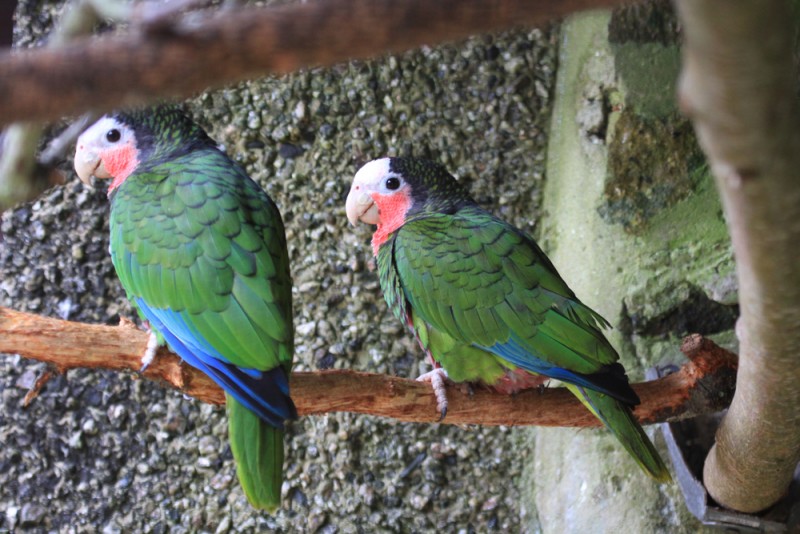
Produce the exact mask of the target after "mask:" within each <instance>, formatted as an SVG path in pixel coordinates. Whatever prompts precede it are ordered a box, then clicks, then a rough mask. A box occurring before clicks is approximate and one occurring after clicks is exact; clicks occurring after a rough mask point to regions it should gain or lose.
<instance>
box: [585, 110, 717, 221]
mask: <svg viewBox="0 0 800 534" xmlns="http://www.w3.org/2000/svg"><path fill="white" fill-rule="evenodd" d="M702 164H703V157H702V152H701V151H700V148H699V147H698V146H697V141H696V139H695V136H694V132H693V131H692V127H691V124H690V123H689V122H688V121H685V120H677V121H667V122H661V121H655V120H647V119H644V118H642V117H640V116H639V115H637V114H635V113H633V112H631V111H624V112H622V113H621V114H620V116H619V118H618V120H617V121H616V123H615V128H614V132H613V138H612V140H611V142H610V143H609V147H608V173H609V177H608V179H607V181H606V186H605V191H604V199H603V203H602V204H601V205H600V207H599V208H598V210H599V213H600V216H601V217H602V218H603V219H604V220H605V221H606V222H609V223H616V224H621V225H622V226H623V227H624V228H625V230H627V231H628V232H631V233H637V232H639V231H641V229H642V228H643V227H644V226H645V225H646V224H647V222H648V220H649V219H650V218H652V217H653V216H654V215H655V214H656V213H658V212H659V211H660V210H662V209H664V208H666V207H668V206H671V205H673V204H675V203H676V202H678V201H680V200H682V199H684V198H686V197H687V196H688V195H689V194H690V193H691V192H692V191H693V190H694V188H695V187H696V185H697V184H696V181H695V176H696V175H695V173H694V172H693V171H695V170H696V169H697V168H699V167H700V166H701V165H702Z"/></svg>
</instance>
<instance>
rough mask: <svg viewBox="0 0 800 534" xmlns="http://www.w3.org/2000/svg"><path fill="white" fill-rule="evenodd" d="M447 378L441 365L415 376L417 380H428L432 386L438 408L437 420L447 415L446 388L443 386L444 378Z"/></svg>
mask: <svg viewBox="0 0 800 534" xmlns="http://www.w3.org/2000/svg"><path fill="white" fill-rule="evenodd" d="M446 378H448V376H447V371H445V370H444V369H442V368H441V367H437V368H436V369H434V370H432V371H428V372H427V373H425V374H422V375H420V376H419V377H417V382H428V383H430V385H431V387H432V388H433V394H434V396H436V408H438V409H439V413H440V414H441V415H440V416H439V421H442V420H443V419H444V416H445V415H447V390H446V389H445V386H444V380H445V379H446Z"/></svg>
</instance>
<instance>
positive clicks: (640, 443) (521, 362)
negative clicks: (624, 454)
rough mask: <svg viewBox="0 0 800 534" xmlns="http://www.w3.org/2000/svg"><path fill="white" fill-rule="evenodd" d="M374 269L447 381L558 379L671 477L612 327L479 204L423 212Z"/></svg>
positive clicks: (656, 471)
mask: <svg viewBox="0 0 800 534" xmlns="http://www.w3.org/2000/svg"><path fill="white" fill-rule="evenodd" d="M378 266H379V269H380V273H381V283H382V286H383V288H384V293H385V295H386V300H387V302H388V303H389V305H390V306H391V307H393V308H394V309H395V312H396V313H397V314H398V316H400V317H401V319H403V320H404V322H405V321H410V322H411V324H412V325H413V327H414V330H415V332H416V334H417V338H418V340H419V342H420V344H421V345H422V346H423V347H424V348H425V349H426V350H428V351H429V352H430V353H431V355H432V356H433V357H434V359H436V360H437V361H438V362H439V363H440V364H441V365H442V367H444V369H445V370H446V371H447V373H448V375H449V376H450V378H451V379H452V380H455V381H456V382H461V381H481V382H484V383H486V384H488V385H495V384H499V383H500V382H499V381H500V380H501V379H503V378H504V377H506V376H508V373H509V372H513V371H516V370H517V369H519V368H522V369H526V370H528V371H529V372H531V373H534V374H540V375H544V376H549V377H551V378H557V379H559V380H561V381H562V382H564V383H565V384H567V387H568V388H569V389H570V390H571V391H572V392H573V393H574V394H575V395H576V396H577V397H578V398H579V399H580V400H581V402H583V403H584V404H585V405H586V406H587V408H589V409H590V410H591V411H592V413H594V414H595V415H596V416H597V417H598V418H599V419H600V420H601V421H602V422H603V423H604V424H605V425H606V426H607V427H608V428H609V429H610V430H611V432H613V433H614V435H615V436H616V437H617V438H618V439H619V440H620V442H621V443H622V445H623V446H624V447H625V449H626V450H628V451H629V452H630V454H631V455H632V456H633V457H634V458H635V459H636V461H637V462H638V463H639V464H640V465H641V466H642V468H643V469H644V470H645V471H646V472H648V473H649V474H650V475H652V476H653V477H654V478H655V479H656V480H659V481H662V482H663V481H667V480H669V479H670V475H669V472H668V471H667V468H666V466H665V465H664V463H663V461H662V460H661V458H660V457H659V455H658V453H657V452H656V450H655V448H654V447H653V444H652V443H651V442H650V440H649V438H648V437H647V435H646V434H645V433H644V431H643V430H642V428H641V426H639V424H638V423H637V422H636V421H635V419H634V418H633V415H632V413H631V408H630V404H635V403H636V402H637V401H638V399H637V397H636V394H635V392H634V391H633V390H632V389H631V388H630V385H629V384H628V381H627V377H626V376H625V374H624V370H623V369H622V367H621V366H620V365H619V364H618V363H617V361H618V359H619V356H618V354H617V352H616V350H614V348H613V347H612V346H611V344H610V343H609V342H608V340H607V339H606V337H605V336H604V335H603V333H602V329H603V328H606V327H608V326H609V325H608V322H607V321H606V320H605V319H603V317H601V316H600V315H599V314H598V313H596V312H594V311H593V310H592V309H590V308H589V307H587V306H585V305H584V304H583V303H581V302H580V301H579V300H578V299H577V298H576V296H575V294H574V293H573V292H572V291H571V290H570V289H569V287H567V285H566V283H565V282H564V280H563V279H562V278H561V277H560V276H559V275H558V273H557V271H556V270H555V267H554V266H553V265H552V263H551V262H550V260H549V259H548V258H547V256H545V255H544V253H543V252H542V251H541V249H539V247H538V246H537V245H536V243H535V242H534V241H533V240H532V239H531V238H529V237H528V236H526V235H525V234H524V233H522V232H521V231H519V230H517V229H516V228H514V227H513V226H511V225H509V224H507V223H505V222H503V221H501V220H499V219H497V218H495V217H493V216H492V215H491V214H489V213H487V212H485V211H483V210H481V209H480V208H477V207H469V206H468V207H465V208H462V209H461V210H459V211H458V212H456V213H430V212H426V213H424V214H422V215H419V216H417V218H414V217H412V218H410V219H409V220H408V221H407V222H406V223H405V225H403V226H402V227H401V228H400V229H399V230H398V231H397V232H396V234H395V236H394V238H393V240H391V241H389V242H387V245H385V246H383V247H382V248H381V250H380V252H379V257H378ZM571 382H574V383H571ZM589 388H596V390H595V389H589ZM600 391H605V392H606V393H608V394H610V395H611V396H609V395H608V394H604V393H600ZM614 397H617V398H614ZM618 399H619V400H618ZM622 401H628V404H626V403H625V402H622Z"/></svg>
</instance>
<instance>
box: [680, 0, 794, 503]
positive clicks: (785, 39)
mask: <svg viewBox="0 0 800 534" xmlns="http://www.w3.org/2000/svg"><path fill="white" fill-rule="evenodd" d="M677 6H678V11H679V15H680V18H681V23H682V26H683V29H684V35H685V38H686V46H685V48H684V65H683V74H682V80H681V84H680V102H681V105H682V107H683V109H684V110H685V111H686V113H687V114H688V115H689V116H690V117H691V118H692V119H693V121H694V125H695V129H696V131H697V134H698V138H699V140H700V143H701V145H702V147H703V150H704V151H705V153H706V155H707V156H708V160H709V162H710V164H711V168H712V170H713V172H714V175H715V176H716V181H717V186H718V189H719V191H720V194H721V197H722V201H723V206H724V209H725V215H726V220H727V223H728V229H729V231H730V234H731V239H732V242H733V249H734V256H735V257H736V270H737V276H738V278H739V303H740V306H741V318H740V319H739V323H738V324H737V326H736V332H737V335H738V337H739V340H740V343H741V361H740V372H739V375H738V378H737V388H736V395H735V397H734V399H733V402H732V404H731V408H730V410H729V412H728V414H727V415H726V417H725V419H724V420H723V422H722V424H721V426H720V428H719V430H718V432H717V436H716V445H715V446H714V447H713V448H712V449H711V452H710V453H709V455H708V458H707V460H706V464H705V468H704V482H705V484H706V487H707V489H708V492H709V494H711V496H712V497H714V499H715V500H716V501H717V502H719V503H720V504H723V505H724V506H727V507H729V508H733V509H735V510H738V511H742V512H757V511H760V510H763V509H765V508H767V507H769V506H771V505H772V504H774V503H775V502H776V501H777V500H778V499H779V498H780V497H781V496H782V495H783V494H784V493H785V492H786V490H787V488H788V487H789V483H790V481H791V479H792V476H793V474H794V471H795V467H796V466H797V463H798V460H800V410H798V408H797V407H798V404H799V403H800V366H799V365H798V364H797V357H798V354H800V262H798V248H797V247H798V243H800V224H798V221H800V181H798V174H799V173H800V130H798V128H797V125H798V123H800V107H798V100H797V93H796V76H797V72H796V69H795V65H794V60H793V51H794V46H793V45H794V43H793V36H794V28H793V24H794V20H795V17H794V12H793V7H792V4H791V3H790V2H786V1H780V0H770V1H764V0H740V1H738V2H728V1H726V0H680V1H678V2H677Z"/></svg>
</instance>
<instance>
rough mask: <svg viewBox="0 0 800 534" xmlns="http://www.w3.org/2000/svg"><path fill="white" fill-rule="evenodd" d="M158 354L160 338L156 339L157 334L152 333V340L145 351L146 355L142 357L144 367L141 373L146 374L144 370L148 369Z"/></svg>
mask: <svg viewBox="0 0 800 534" xmlns="http://www.w3.org/2000/svg"><path fill="white" fill-rule="evenodd" d="M156 352H158V337H156V334H155V332H152V331H151V332H150V338H149V339H148V340H147V348H146V349H145V350H144V354H143V355H142V367H141V369H139V372H140V373H144V370H145V369H147V368H148V367H149V366H150V364H151V363H153V360H154V359H155V357H156Z"/></svg>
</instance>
